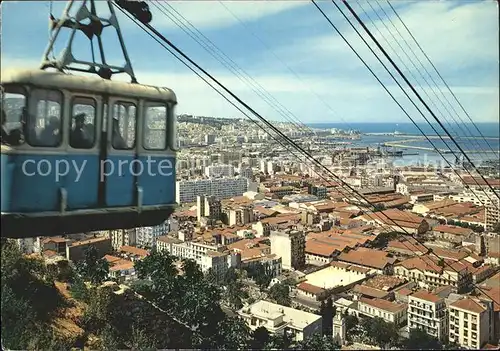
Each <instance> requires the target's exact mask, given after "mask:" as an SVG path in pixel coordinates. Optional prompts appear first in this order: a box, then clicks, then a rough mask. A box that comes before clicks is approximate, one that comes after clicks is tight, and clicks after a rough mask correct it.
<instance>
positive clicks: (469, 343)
mask: <svg viewBox="0 0 500 351" xmlns="http://www.w3.org/2000/svg"><path fill="white" fill-rule="evenodd" d="M449 316H450V325H449V331H450V334H449V341H450V342H454V343H456V344H458V345H460V346H461V347H465V348H468V349H475V350H479V349H480V348H481V347H483V346H484V345H485V344H486V343H488V342H489V341H492V340H493V336H494V323H493V320H494V309H493V302H492V301H488V300H480V299H476V298H471V297H465V298H462V299H460V300H457V301H455V302H453V303H451V304H450V305H449Z"/></svg>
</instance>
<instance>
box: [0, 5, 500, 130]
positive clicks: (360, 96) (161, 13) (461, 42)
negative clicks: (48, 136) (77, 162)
mask: <svg viewBox="0 0 500 351" xmlns="http://www.w3.org/2000/svg"><path fill="white" fill-rule="evenodd" d="M317 3H318V4H319V6H320V7H321V8H322V9H323V10H324V11H325V13H326V14H327V15H328V16H329V18H330V19H331V21H332V22H333V23H334V24H335V25H336V26H337V28H338V29H339V31H340V32H341V33H342V34H343V35H344V36H345V38H346V39H347V40H348V41H349V42H350V43H351V45H352V46H353V47H354V48H355V49H356V50H357V52H358V53H359V54H360V55H361V57H362V58H363V59H365V60H366V62H367V63H368V64H369V65H370V67H372V68H373V70H374V72H375V73H376V74H377V75H378V76H379V77H380V79H381V80H382V81H383V82H384V84H386V86H387V87H388V89H389V90H390V91H391V92H392V93H393V94H394V96H395V97H396V98H397V99H398V101H400V103H401V105H402V106H403V107H405V108H406V109H407V111H408V113H409V114H410V116H412V118H414V119H415V121H417V122H420V121H423V118H422V116H421V114H420V113H419V112H418V111H417V109H416V108H415V107H414V106H413V105H412V104H411V102H410V101H409V100H408V98H406V97H405V96H404V94H403V92H402V91H401V90H400V89H399V88H398V86H397V85H396V83H395V82H394V80H393V79H392V78H391V77H390V75H389V74H388V73H387V72H386V71H385V70H384V68H383V67H382V66H381V65H380V63H378V61H377V59H376V58H375V57H374V56H373V55H372V53H371V52H370V51H369V50H368V49H367V47H366V46H365V44H364V43H363V42H362V41H361V39H360V38H359V37H358V36H357V34H356V32H355V31H354V30H353V29H352V27H350V25H349V23H348V22H347V21H346V20H345V19H344V18H343V17H342V15H341V14H340V13H339V11H338V10H337V9H336V8H335V6H334V5H333V4H332V2H330V1H318V2H317ZM349 3H350V5H351V6H352V8H353V9H354V10H355V11H356V13H357V14H359V15H360V17H361V19H362V20H363V21H364V22H365V24H366V25H367V26H368V28H369V29H370V30H371V31H372V33H373V34H374V35H375V37H376V38H377V39H378V40H379V41H380V43H381V45H382V46H383V47H384V48H385V49H386V50H387V52H388V53H389V54H390V55H391V57H392V58H393V59H394V60H395V62H396V63H397V64H398V66H399V67H400V68H401V70H402V71H403V72H404V73H405V75H406V76H407V78H408V79H409V80H410V81H411V82H412V83H413V84H415V86H416V87H417V90H418V91H419V92H420V94H421V96H422V98H424V100H426V102H427V103H428V105H429V106H430V107H431V108H432V109H433V110H434V111H435V113H436V115H437V116H438V117H440V118H446V119H445V121H450V122H451V121H461V120H467V117H466V115H465V114H464V113H463V111H462V110H461V109H460V107H459V106H458V104H457V103H456V102H455V101H454V99H453V97H452V96H451V95H450V94H449V93H448V91H447V89H446V87H445V85H444V84H443V82H442V81H441V80H440V78H439V77H438V76H437V74H436V72H435V71H434V70H433V68H432V66H431V65H430V63H429V62H428V61H427V60H426V59H425V57H424V56H423V54H422V53H421V52H420V51H419V49H418V47H417V46H416V44H415V42H413V41H412V38H411V37H410V36H409V34H408V32H407V31H406V29H405V28H404V27H403V25H402V23H401V22H400V21H399V19H398V18H397V17H396V15H395V14H394V12H392V9H391V8H390V7H389V6H388V3H387V2H386V1H385V0H384V1H382V0H373V1H370V2H368V1H366V0H351V1H349ZM80 4H81V2H79V1H75V5H74V6H75V7H77V6H79V5H80ZM150 4H151V5H150V7H151V11H152V13H153V21H152V22H151V24H152V25H153V26H154V27H155V28H156V29H157V30H159V31H160V32H161V33H162V34H163V35H165V36H166V37H167V38H168V39H169V40H171V41H172V42H173V43H174V44H175V45H177V46H178V47H179V48H180V49H181V50H183V51H184V52H185V53H186V54H188V55H189V56H190V57H191V58H192V59H193V60H194V61H195V62H197V63H198V64H200V65H201V66H202V67H203V68H204V69H206V70H207V71H208V72H210V74H212V75H213V76H215V77H216V78H217V79H218V80H219V81H220V82H222V83H223V84H224V85H226V86H227V87H228V88H229V89H231V90H232V91H233V92H234V93H235V94H237V95H238V96H239V97H240V98H241V99H243V100H244V101H245V102H246V103H248V105H250V106H252V108H253V109H255V110H256V111H257V112H259V113H260V114H261V115H263V116H264V117H266V118H268V119H270V120H283V121H284V120H286V119H285V117H284V116H286V117H287V118H292V119H293V120H297V119H298V120H300V121H301V122H303V123H355V122H390V123H405V122H410V120H409V119H408V117H407V116H406V115H405V114H404V113H403V112H402V111H401V109H400V108H399V107H398V106H397V105H396V103H395V102H394V101H393V100H392V99H391V98H390V96H389V95H388V94H387V92H385V91H384V90H383V88H382V87H381V86H380V84H379V83H378V82H377V80H376V79H375V78H374V77H373V76H372V75H371V74H370V72H369V71H368V70H367V69H366V67H365V66H364V65H363V64H362V62H361V61H360V60H359V59H358V58H357V57H356V55H355V54H354V53H353V51H352V50H351V49H350V48H349V47H348V46H347V45H346V43H345V42H344V41H343V40H342V38H341V37H340V36H339V35H338V34H337V33H336V32H335V30H334V29H333V28H332V27H331V25H330V24H329V23H328V22H327V21H326V20H325V18H324V17H323V16H322V15H321V13H320V12H319V11H318V10H317V9H316V8H315V7H314V5H313V4H312V3H311V2H309V1H298V0H297V1H294V0H289V1H169V2H163V1H162V2H161V3H160V4H161V6H163V8H161V7H158V5H157V4H158V3H157V2H156V1H151V2H150ZM338 4H339V6H340V8H341V9H342V10H343V11H344V12H345V13H346V15H347V16H348V18H349V19H351V20H353V21H354V19H353V17H352V15H350V14H349V12H348V11H347V8H346V7H345V6H344V5H342V4H340V2H339V3H338ZM391 4H392V5H393V6H394V8H395V10H396V12H397V13H398V14H399V16H400V17H401V19H402V20H403V22H404V23H405V24H406V26H407V27H408V28H409V30H410V31H411V33H412V34H413V36H414V37H415V38H416V40H417V41H418V43H419V45H420V46H421V47H422V48H423V50H424V51H425V53H426V54H427V56H428V57H430V59H431V60H432V62H433V63H434V65H435V66H436V67H437V69H438V70H439V73H440V74H441V75H442V76H443V78H444V79H445V81H446V82H447V84H448V85H449V86H450V88H451V90H452V91H453V92H454V93H455V94H456V96H457V98H458V99H459V100H460V102H461V103H462V104H463V106H464V107H465V109H466V110H467V112H468V113H469V115H470V116H471V118H472V119H473V120H474V121H475V122H498V120H499V103H498V98H499V90H498V86H499V68H498V67H499V65H498V63H499V57H498V53H499V50H498V40H499V38H498V32H499V31H498V22H497V19H498V5H497V2H496V1H493V0H491V1H479V0H478V1H465V0H458V1H451V0H450V1H428V0H426V1H416V2H411V1H392V2H391ZM64 5H65V2H63V1H54V2H52V4H51V3H50V2H44V1H6V2H3V3H2V43H1V45H2V47H1V49H2V50H1V60H2V62H1V64H2V69H5V68H18V67H26V66H29V67H33V68H36V67H38V65H39V62H40V59H41V56H42V54H43V51H44V49H45V46H46V45H47V42H48V38H49V30H48V14H49V11H50V8H51V7H52V12H53V13H54V15H55V16H56V17H59V16H60V15H61V14H62V11H63V8H64ZM106 6H107V5H106V3H105V2H104V1H98V2H97V10H98V11H101V12H99V13H100V14H101V16H102V17H109V9H107V7H106ZM167 10H168V11H169V12H167ZM174 10H175V11H174ZM179 14H180V15H182V16H183V17H184V19H183V18H182V17H180V16H179ZM169 16H170V18H169ZM173 16H176V17H177V20H175V21H174V20H173ZM117 17H118V20H119V23H120V26H121V30H122V34H123V36H124V38H125V43H126V46H127V50H128V54H129V56H130V58H131V61H132V65H133V68H134V70H135V73H136V76H137V78H138V80H139V82H140V83H143V84H151V85H157V86H165V87H169V88H171V89H173V90H174V91H175V93H176V95H177V98H178V107H177V112H178V113H188V114H193V115H202V116H218V117H242V115H241V113H240V112H239V111H237V110H236V109H235V108H234V107H233V106H231V105H230V104H229V103H228V102H227V101H225V100H224V99H223V98H222V97H221V96H220V95H219V94H218V93H216V92H214V91H213V90H212V88H210V87H209V86H208V85H207V84H206V83H205V82H203V81H202V80H201V79H200V78H198V77H197V76H196V75H195V74H194V73H192V72H191V71H190V70H189V69H188V68H186V67H185V66H184V65H183V64H182V63H180V62H179V61H177V60H176V59H175V58H174V57H173V56H172V55H171V54H170V53H168V52H167V51H166V50H165V49H164V48H163V47H162V46H160V44H158V43H157V42H156V41H154V40H153V39H152V38H150V37H149V36H148V35H147V34H146V33H145V32H144V31H143V30H142V29H140V28H139V27H138V26H137V25H136V24H134V23H133V22H132V21H131V20H130V19H128V18H127V17H126V16H124V15H123V14H122V13H121V12H120V11H117ZM186 20H187V21H189V22H186ZM180 23H182V24H186V26H187V29H186V28H185V27H182V26H181V28H183V29H184V31H183V29H181V28H179V26H178V25H177V24H180ZM355 25H356V28H358V30H359V31H360V33H364V32H363V29H362V28H361V27H360V26H359V25H358V24H357V23H355ZM63 31H65V33H62V34H61V36H60V37H59V38H58V39H57V41H56V45H55V54H56V55H57V54H59V53H60V51H61V50H62V48H63V47H64V45H65V44H66V39H67V37H68V33H69V29H63ZM185 31H187V32H188V33H189V34H191V32H189V31H192V32H194V34H191V35H192V36H194V35H197V36H198V37H199V38H200V39H197V40H198V41H200V40H202V41H201V42H202V45H200V44H199V43H197V42H196V41H195V40H194V39H193V38H191V37H190V36H189V35H188V34H186V32H185ZM200 33H201V34H200ZM400 35H402V36H403V39H401V37H400ZM363 36H364V37H365V38H366V39H367V40H368V42H369V43H370V44H371V45H372V46H373V47H374V48H375V45H374V44H373V42H371V41H370V39H369V37H368V36H367V35H366V33H364V35H363ZM195 38H196V37H195ZM207 39H208V40H207ZM103 42H104V44H105V46H106V57H107V59H108V61H109V63H113V64H122V63H123V62H124V59H123V55H122V53H121V50H120V47H119V43H118V39H117V36H116V32H114V30H113V28H112V27H109V28H106V29H104V32H103ZM212 45H215V49H214V47H213V46H212ZM207 47H208V48H209V50H206V49H205V48H207ZM393 50H394V51H393ZM375 51H376V52H377V53H379V50H378V49H375ZM72 52H73V55H74V56H75V57H76V58H79V59H86V60H89V59H90V58H91V54H90V52H91V51H90V44H89V41H88V39H86V37H84V36H83V34H81V33H77V35H76V36H75V41H74V43H73V47H72ZM211 52H212V53H213V52H215V53H216V54H214V55H215V56H216V58H218V59H216V58H214V57H213V56H211ZM221 52H222V54H221ZM415 55H416V56H415ZM398 56H399V57H398ZM221 57H222V59H221ZM224 59H225V60H226V61H225V63H224V61H222V63H221V62H220V61H221V60H224ZM383 61H384V63H386V64H387V65H388V67H390V64H389V63H388V62H387V61H386V60H385V59H383ZM419 61H420V62H421V63H420V62H419ZM228 67H229V68H228ZM231 69H233V70H234V69H235V70H236V72H237V74H238V75H235V74H234V73H233V72H232V71H231ZM391 71H392V72H395V71H394V69H392V68H391ZM429 74H430V76H429ZM117 78H118V79H120V80H123V79H127V77H126V76H125V77H117ZM399 81H400V82H401V84H402V85H403V86H404V87H405V89H406V91H407V92H408V93H409V94H411V92H410V90H409V88H408V87H407V86H406V85H405V84H404V82H403V81H402V79H401V78H399ZM435 83H437V86H435ZM429 84H431V86H429ZM255 91H257V92H255ZM436 96H438V97H439V98H440V99H441V101H440V100H438V99H437V98H436ZM415 101H416V99H415ZM418 104H419V105H418V106H419V107H421V105H420V103H418ZM422 111H423V112H424V111H426V110H425V108H423V107H422ZM424 113H425V114H426V116H427V118H429V119H430V120H432V117H431V116H430V115H429V114H428V113H427V112H424ZM290 116H291V117H290Z"/></svg>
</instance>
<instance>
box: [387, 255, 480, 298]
mask: <svg viewBox="0 0 500 351" xmlns="http://www.w3.org/2000/svg"><path fill="white" fill-rule="evenodd" d="M394 275H396V276H398V277H400V278H403V279H408V280H409V281H414V282H416V283H417V284H418V285H419V286H420V287H421V288H424V289H434V288H438V287H441V286H451V287H453V291H454V292H458V293H460V292H462V291H466V290H467V289H468V288H469V287H470V285H471V284H472V275H471V273H470V272H469V271H468V269H467V266H466V265H465V264H464V263H462V262H459V261H450V262H446V264H445V261H441V262H440V261H438V260H437V259H436V258H434V256H429V255H422V256H417V257H412V258H409V259H407V260H404V261H402V262H399V263H396V264H395V265H394Z"/></svg>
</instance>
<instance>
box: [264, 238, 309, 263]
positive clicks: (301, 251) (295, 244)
mask: <svg viewBox="0 0 500 351" xmlns="http://www.w3.org/2000/svg"><path fill="white" fill-rule="evenodd" d="M270 239H271V253H273V254H276V255H278V256H281V264H282V266H283V269H300V268H302V267H304V265H305V263H306V255H305V248H306V239H305V235H304V232H302V231H297V230H286V231H271V235H270Z"/></svg>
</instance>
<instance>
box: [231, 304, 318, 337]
mask: <svg viewBox="0 0 500 351" xmlns="http://www.w3.org/2000/svg"><path fill="white" fill-rule="evenodd" d="M238 314H239V315H240V317H241V318H243V320H244V321H245V322H246V323H247V325H248V326H249V327H250V329H251V330H256V329H258V328H260V327H264V328H266V329H267V331H268V332H269V333H270V334H278V335H286V336H287V337H288V339H289V340H293V341H302V340H304V339H305V338H308V337H310V336H312V335H314V334H320V335H321V333H322V318H321V316H318V315H316V314H313V313H309V312H304V311H300V310H296V309H294V308H290V307H286V306H282V305H278V304H275V303H272V302H268V301H264V300H260V301H257V302H254V303H253V304H251V305H249V306H245V307H243V308H242V309H240V310H239V311H238Z"/></svg>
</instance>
